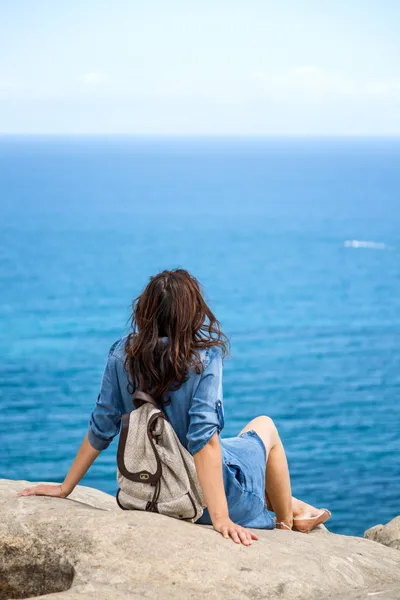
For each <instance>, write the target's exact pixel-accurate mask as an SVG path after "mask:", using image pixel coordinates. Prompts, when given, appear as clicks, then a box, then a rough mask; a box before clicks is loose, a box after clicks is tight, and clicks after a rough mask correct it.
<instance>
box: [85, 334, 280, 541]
mask: <svg viewBox="0 0 400 600" xmlns="http://www.w3.org/2000/svg"><path fill="white" fill-rule="evenodd" d="M125 341H126V338H122V339H121V340H119V341H118V342H115V344H114V345H113V346H112V347H111V349H110V352H109V355H108V361H107V364H106V368H105V370H104V374H103V379H102V383H101V389H100V394H99V397H98V399H97V402H96V406H95V408H94V410H93V412H92V415H91V418H90V423H89V432H88V437H89V442H90V444H91V445H92V446H93V448H96V450H103V449H104V448H107V446H108V445H109V444H110V442H111V441H112V439H113V438H114V437H115V436H116V435H117V434H118V433H119V431H120V426H121V417H122V415H123V414H125V413H128V412H131V411H132V410H134V406H133V402H132V393H131V391H130V388H129V380H128V375H127V373H126V371H125V369H124V359H125V349H124V348H125ZM200 356H201V359H202V362H203V366H204V368H203V371H202V372H201V373H200V374H197V373H196V372H195V371H194V370H191V371H190V372H189V375H188V378H187V380H186V381H185V383H183V385H182V386H181V387H180V388H179V389H178V390H176V391H171V392H168V393H167V394H165V396H164V398H163V399H164V400H167V401H169V400H171V402H169V403H168V404H167V405H166V406H165V407H164V410H165V412H166V414H167V417H168V418H169V420H170V422H171V425H172V427H173V428H174V430H175V432H176V434H177V435H178V437H179V439H180V441H181V443H182V444H183V446H184V447H185V448H187V450H189V452H190V453H191V454H196V452H199V450H201V449H202V448H204V446H205V445H206V444H207V443H208V442H209V441H210V439H211V438H212V437H213V435H214V434H215V433H216V432H218V433H219V432H221V431H222V429H223V427H224V409H223V399H222V354H221V350H220V349H219V348H209V349H207V350H200ZM244 435H245V436H247V439H246V440H245V439H240V438H239V437H235V438H225V439H220V442H221V452H222V473H223V480H224V487H225V492H226V498H227V501H228V506H229V515H230V517H231V519H233V520H234V521H235V522H236V523H239V524H241V525H243V526H245V527H259V528H265V529H271V528H273V527H274V523H273V521H272V518H271V516H270V514H269V513H268V510H267V507H266V504H265V495H264V494H265V489H264V486H265V462H266V453H265V447H264V444H263V442H262V440H261V439H260V438H258V436H257V434H256V433H255V432H254V431H253V432H248V433H247V434H244ZM250 438H256V439H250ZM254 444H255V445H254ZM198 522H199V523H203V524H208V525H210V524H211V519H210V515H209V513H208V510H207V509H205V511H204V513H203V516H202V517H201V518H200V519H199V521H198Z"/></svg>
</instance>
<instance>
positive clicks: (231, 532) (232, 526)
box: [213, 519, 258, 546]
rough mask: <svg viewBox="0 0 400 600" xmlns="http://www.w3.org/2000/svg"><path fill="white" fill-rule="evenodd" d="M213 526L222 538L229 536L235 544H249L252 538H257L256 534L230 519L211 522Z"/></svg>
mask: <svg viewBox="0 0 400 600" xmlns="http://www.w3.org/2000/svg"><path fill="white" fill-rule="evenodd" d="M213 527H214V529H215V530H216V531H218V532H219V533H220V534H221V535H222V536H223V537H224V538H226V539H229V538H231V539H232V541H234V542H235V544H243V545H244V546H251V545H252V543H253V540H258V536H257V535H256V534H255V533H253V532H252V531H250V530H249V529H246V528H245V527H241V526H240V525H236V523H234V522H233V521H231V520H230V519H224V520H222V521H217V522H215V523H214V524H213Z"/></svg>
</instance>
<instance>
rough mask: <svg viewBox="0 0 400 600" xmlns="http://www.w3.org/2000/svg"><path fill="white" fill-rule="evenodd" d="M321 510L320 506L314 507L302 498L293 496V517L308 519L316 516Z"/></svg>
mask: <svg viewBox="0 0 400 600" xmlns="http://www.w3.org/2000/svg"><path fill="white" fill-rule="evenodd" d="M320 512H321V509H320V508H315V506H312V505H311V504H307V503H306V502H303V501H302V500H297V498H293V518H294V519H310V518H311V517H316V516H317V515H319V514H320Z"/></svg>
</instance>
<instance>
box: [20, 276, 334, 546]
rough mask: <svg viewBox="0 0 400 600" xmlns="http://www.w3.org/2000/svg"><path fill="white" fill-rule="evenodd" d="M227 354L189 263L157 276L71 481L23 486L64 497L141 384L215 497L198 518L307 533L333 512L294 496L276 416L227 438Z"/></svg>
mask: <svg viewBox="0 0 400 600" xmlns="http://www.w3.org/2000/svg"><path fill="white" fill-rule="evenodd" d="M226 354H227V338H226V336H225V335H224V334H223V333H222V332H221V328H220V324H219V322H218V321H217V320H216V318H215V317H214V315H213V313H212V312H211V310H210V309H209V307H208V306H207V304H206V303H205V301H204V298H203V296H202V293H201V290H200V286H199V283H198V282H197V280H196V279H195V278H194V277H192V276H191V275H190V274H189V273H188V272H187V271H184V270H182V269H177V270H175V271H163V272H162V273H159V274H158V275H156V276H155V277H152V278H151V279H150V282H149V283H148V285H147V287H146V288H145V290H144V291H143V293H142V294H141V295H140V296H139V298H137V299H136V300H135V301H134V303H133V315H132V333H131V334H130V335H129V336H128V337H127V338H124V339H122V340H119V341H118V342H116V343H115V344H114V345H113V346H112V347H111V349H110V352H109V357H108V362H107V365H106V368H105V371H104V375H103V380H102V385H101V391H100V394H99V397H98V400H97V403H96V406H95V408H94V410H93V413H92V415H91V419H90V423H89V431H88V433H87V435H86V437H85V439H84V441H83V443H82V445H81V448H80V450H79V452H78V454H77V456H76V458H75V460H74V462H73V464H72V466H71V468H70V471H69V473H68V475H67V476H66V478H65V480H64V482H63V483H62V484H61V485H38V486H35V487H33V488H28V489H26V490H24V491H23V492H21V494H20V495H21V496H32V495H44V496H57V497H61V498H66V497H67V496H68V495H69V494H70V493H71V492H72V490H73V489H74V488H75V486H76V485H77V484H78V483H79V481H80V480H81V479H82V477H83V476H84V475H85V473H86V472H87V470H88V469H89V467H90V466H91V464H92V463H93V462H94V460H95V459H96V458H97V456H98V455H99V454H100V452H101V451H102V450H104V449H105V448H106V447H107V446H108V445H109V444H110V442H111V440H112V439H113V438H114V437H115V436H116V435H117V434H118V433H119V429H120V423H121V416H122V414H124V413H127V412H130V411H131V410H133V405H132V394H133V391H134V387H135V386H137V387H139V388H140V389H141V390H143V391H146V392H147V393H149V394H151V395H152V396H153V397H154V398H156V399H157V400H158V401H159V402H160V403H161V404H162V405H163V408H164V410H165V412H166V413H167V416H168V418H169V420H170V422H171V424H172V426H173V428H174V430H175V431H176V433H177V435H178V437H179V439H180V441H181V443H182V444H183V445H184V446H185V447H186V448H187V449H188V450H189V452H191V453H192V455H193V456H194V461H195V466H196V471H197V474H198V478H199V481H200V485H201V487H202V490H203V494H204V499H205V503H206V506H207V508H206V509H205V511H204V513H203V516H202V517H201V518H200V519H199V521H197V522H198V523H202V524H212V525H213V527H214V529H216V530H217V531H218V532H220V533H221V534H222V535H223V536H224V537H225V538H231V539H232V540H233V541H234V542H236V543H238V544H240V543H242V544H244V545H245V546H249V545H251V544H252V542H253V540H257V539H258V537H257V535H256V534H255V533H254V532H252V531H250V530H249V529H248V528H260V529H272V528H274V527H275V526H276V527H277V528H280V529H288V530H289V529H292V528H293V529H296V530H297V531H302V532H308V531H311V529H313V528H314V527H316V525H318V524H320V523H324V522H325V521H327V519H328V518H329V517H330V512H329V511H328V510H326V509H322V510H317V509H316V508H314V507H312V506H310V505H308V504H305V503H304V502H301V501H300V500H297V499H296V498H292V494H291V488H290V477H289V470H288V465H287V461H286V456H285V451H284V449H283V446H282V442H281V440H280V438H279V435H278V432H277V430H276V427H275V425H274V423H273V422H272V420H271V419H270V418H269V417H265V416H261V417H257V418H255V419H253V420H252V421H250V423H248V424H247V425H246V427H244V429H243V430H242V431H241V432H240V433H239V435H238V436H237V437H234V438H225V439H224V438H220V436H219V434H220V432H221V431H222V429H223V427H224V411H223V405H222V364H223V358H224V356H225V355H226ZM269 510H271V511H273V512H274V513H275V515H276V519H275V521H276V522H274V520H273V519H272V517H271V515H270V513H269Z"/></svg>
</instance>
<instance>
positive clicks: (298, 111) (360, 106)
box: [0, 0, 400, 135]
mask: <svg viewBox="0 0 400 600" xmlns="http://www.w3.org/2000/svg"><path fill="white" fill-rule="evenodd" d="M399 23H400V2H399V1H398V0H375V1H372V0H325V1H324V0H319V1H316V0H315V1H314V0H303V1H300V0H242V1H238V0H226V1H225V0H202V1H196V2H192V1H190V0H163V1H161V0H145V1H143V0H142V1H141V2H137V1H136V0H125V1H124V0H109V1H108V2H107V1H105V0H79V1H78V0H70V1H68V2H61V1H60V2H59V1H56V0H15V1H12V0H0V132H1V133H13V132H18V133H68V134H75V133H140V134H146V133H149V134H203V135H209V134H215V135H218V134H224V135H226V134H228V135H234V134H240V135H245V134H250V135H327V134H328V135H332V134H333V135H400V36H399V34H398V32H399Z"/></svg>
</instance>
